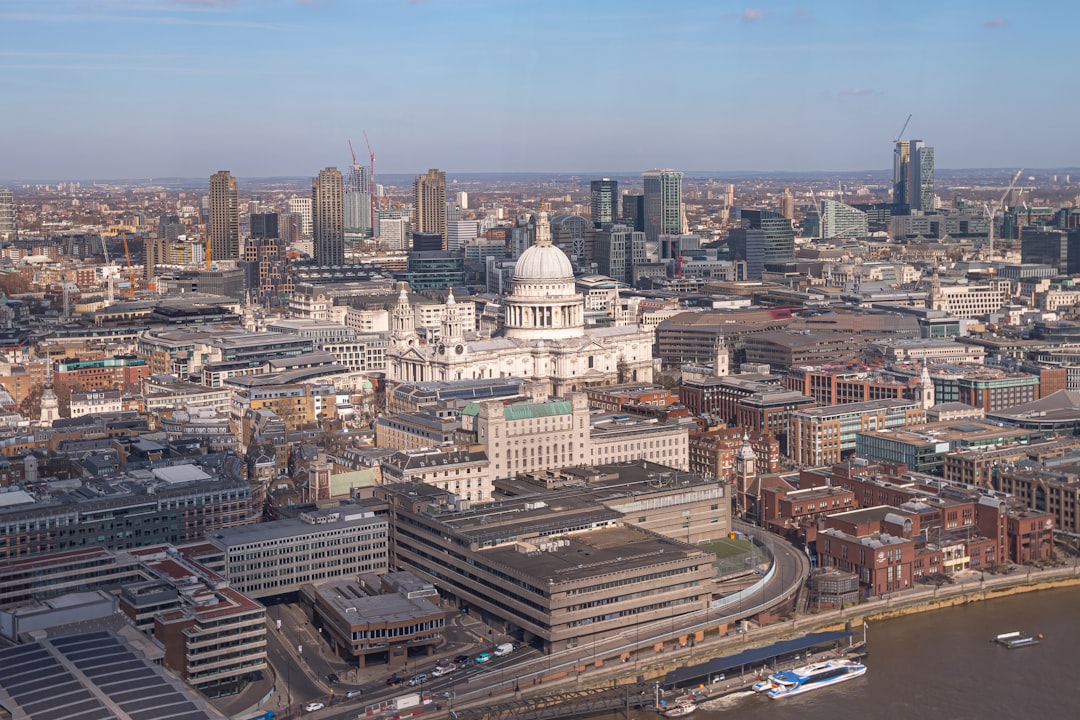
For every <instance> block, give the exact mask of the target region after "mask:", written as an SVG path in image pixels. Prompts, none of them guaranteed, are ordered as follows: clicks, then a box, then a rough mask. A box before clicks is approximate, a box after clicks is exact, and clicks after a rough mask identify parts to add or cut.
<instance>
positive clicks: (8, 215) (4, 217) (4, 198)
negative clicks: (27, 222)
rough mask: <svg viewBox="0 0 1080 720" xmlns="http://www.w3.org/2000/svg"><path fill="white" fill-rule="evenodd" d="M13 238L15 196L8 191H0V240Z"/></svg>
mask: <svg viewBox="0 0 1080 720" xmlns="http://www.w3.org/2000/svg"><path fill="white" fill-rule="evenodd" d="M14 236H15V195H14V193H12V192H11V191H10V190H0V238H3V239H5V240H7V239H10V238H13V237H14Z"/></svg>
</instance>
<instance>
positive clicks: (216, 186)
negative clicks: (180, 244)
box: [209, 170, 240, 262]
mask: <svg viewBox="0 0 1080 720" xmlns="http://www.w3.org/2000/svg"><path fill="white" fill-rule="evenodd" d="M209 239H210V260H211V261H212V262H218V261H220V260H238V259H239V258H240V209H239V205H238V199H237V193H236V178H234V177H233V176H232V173H230V172H229V171H228V170H219V171H218V172H216V173H214V174H213V175H211V176H210V232H209Z"/></svg>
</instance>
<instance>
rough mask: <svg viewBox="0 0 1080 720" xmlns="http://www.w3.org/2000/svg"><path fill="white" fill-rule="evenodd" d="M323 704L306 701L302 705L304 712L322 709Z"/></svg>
mask: <svg viewBox="0 0 1080 720" xmlns="http://www.w3.org/2000/svg"><path fill="white" fill-rule="evenodd" d="M324 707H326V706H325V705H323V704H322V703H308V704H307V705H305V706H304V712H315V711H316V710H322V709H323V708H324Z"/></svg>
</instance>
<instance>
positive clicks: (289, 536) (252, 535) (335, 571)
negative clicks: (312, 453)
mask: <svg viewBox="0 0 1080 720" xmlns="http://www.w3.org/2000/svg"><path fill="white" fill-rule="evenodd" d="M386 536H387V525H386V518H383V517H375V516H374V514H373V513H372V512H371V511H370V510H364V509H362V508H360V507H358V506H341V507H339V508H332V509H324V510H310V511H307V512H302V513H300V514H299V515H298V516H297V517H296V518H289V519H285V520H274V521H273V522H264V523H259V524H257V525H246V526H243V527H234V528H229V529H223V530H218V531H216V532H212V533H208V534H207V538H208V539H209V541H210V542H211V543H212V544H213V545H214V547H216V548H217V549H218V550H219V551H220V552H221V553H223V555H224V558H223V562H224V565H223V566H222V569H223V574H224V575H225V577H227V578H228V580H229V587H231V588H233V589H235V590H237V591H238V592H242V593H244V594H245V595H248V596H249V597H253V598H262V597H270V596H272V595H279V594H282V593H289V592H295V591H297V590H299V589H300V587H301V586H303V585H307V584H319V583H322V582H325V581H329V580H343V579H351V578H355V577H356V576H357V575H360V574H362V573H376V574H381V573H384V572H386V570H387V564H386V563H387V538H386Z"/></svg>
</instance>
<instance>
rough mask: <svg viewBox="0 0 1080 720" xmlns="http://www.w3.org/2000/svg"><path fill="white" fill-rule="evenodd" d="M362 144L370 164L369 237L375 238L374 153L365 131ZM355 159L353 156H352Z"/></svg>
mask: <svg viewBox="0 0 1080 720" xmlns="http://www.w3.org/2000/svg"><path fill="white" fill-rule="evenodd" d="M364 144H365V145H367V151H368V158H369V160H370V162H371V170H370V172H369V173H368V174H369V175H370V176H371V177H370V178H369V180H370V181H371V236H372V237H375V151H374V150H372V149H371V141H370V140H368V136H367V130H365V131H364ZM354 157H355V156H354Z"/></svg>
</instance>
